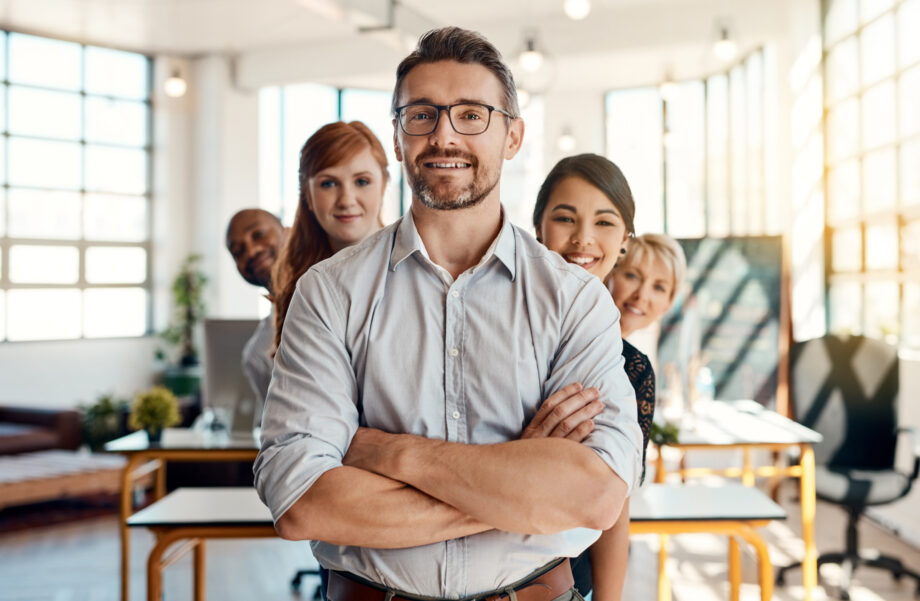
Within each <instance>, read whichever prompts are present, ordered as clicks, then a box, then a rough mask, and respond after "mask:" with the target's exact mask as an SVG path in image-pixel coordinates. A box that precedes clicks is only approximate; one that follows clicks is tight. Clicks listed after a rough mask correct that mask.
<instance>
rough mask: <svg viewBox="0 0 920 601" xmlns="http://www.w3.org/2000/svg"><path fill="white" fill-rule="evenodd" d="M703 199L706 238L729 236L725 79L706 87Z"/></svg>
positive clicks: (712, 80)
mask: <svg viewBox="0 0 920 601" xmlns="http://www.w3.org/2000/svg"><path fill="white" fill-rule="evenodd" d="M706 127H707V134H706V161H707V169H708V173H707V178H708V181H707V183H706V193H707V194H706V196H707V203H708V206H709V224H708V229H709V232H708V234H709V235H710V236H716V237H719V236H728V235H729V234H730V233H731V223H730V222H729V215H730V209H729V204H728V203H729V176H728V161H729V156H728V77H726V76H725V75H717V76H714V77H710V78H709V80H708V81H707V85H706Z"/></svg>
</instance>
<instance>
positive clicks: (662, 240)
mask: <svg viewBox="0 0 920 601" xmlns="http://www.w3.org/2000/svg"><path fill="white" fill-rule="evenodd" d="M646 257H648V258H650V259H652V260H654V259H661V262H662V263H664V264H665V266H666V267H667V268H668V269H670V270H671V277H672V278H673V280H674V287H673V288H672V289H671V302H672V303H673V302H674V299H675V298H676V297H677V292H678V290H680V288H681V287H682V286H683V285H684V279H685V278H686V277H687V257H686V256H684V249H682V248H681V247H680V244H678V243H677V240H675V239H674V238H672V237H671V236H668V235H667V234H642V235H641V236H636V237H635V238H630V240H629V242H628V244H627V246H626V254H625V255H623V256H622V257H620V260H619V261H617V264H616V266H615V267H614V268H613V271H616V270H617V269H619V268H621V267H625V266H627V265H633V264H635V263H641V262H643V261H645V259H646Z"/></svg>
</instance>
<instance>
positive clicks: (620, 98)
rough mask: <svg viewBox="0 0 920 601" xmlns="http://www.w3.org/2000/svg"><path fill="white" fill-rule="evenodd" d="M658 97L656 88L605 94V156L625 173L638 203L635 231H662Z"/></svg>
mask: <svg viewBox="0 0 920 601" xmlns="http://www.w3.org/2000/svg"><path fill="white" fill-rule="evenodd" d="M661 134H662V123H661V98H660V97H659V95H658V90H657V89H655V88H640V89H634V90H618V91H615V92H610V93H609V94H608V95H607V158H609V159H610V160H611V161H613V162H614V163H616V164H617V166H619V167H620V169H621V170H622V171H623V173H624V175H626V179H627V180H628V181H629V187H630V188H631V189H632V193H633V198H635V199H636V204H637V206H639V207H641V209H640V210H638V211H636V233H638V234H642V233H645V232H661V231H663V230H664V219H663V214H662V209H663V205H662V185H661V183H662V182H661V180H662V174H661V160H662V152H661Z"/></svg>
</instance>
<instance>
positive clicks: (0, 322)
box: [0, 57, 6, 340]
mask: <svg viewBox="0 0 920 601" xmlns="http://www.w3.org/2000/svg"><path fill="white" fill-rule="evenodd" d="M0 58H2V57H0ZM0 256H2V253H0ZM5 339H6V292H4V291H3V290H0V340H5Z"/></svg>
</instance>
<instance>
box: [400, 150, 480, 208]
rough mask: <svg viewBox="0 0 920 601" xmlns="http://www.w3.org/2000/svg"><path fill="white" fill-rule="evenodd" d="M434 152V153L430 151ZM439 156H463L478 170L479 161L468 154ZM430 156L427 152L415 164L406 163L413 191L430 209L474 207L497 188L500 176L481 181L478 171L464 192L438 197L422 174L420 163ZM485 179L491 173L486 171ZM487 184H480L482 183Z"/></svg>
mask: <svg viewBox="0 0 920 601" xmlns="http://www.w3.org/2000/svg"><path fill="white" fill-rule="evenodd" d="M429 154H433V153H429ZM438 156H439V157H444V158H448V157H462V158H464V160H467V161H468V162H469V163H470V169H473V170H477V169H478V168H479V161H478V160H476V158H475V157H469V158H467V156H468V155H465V154H462V153H446V157H445V153H438ZM427 158H429V156H426V155H425V154H423V155H421V156H419V157H418V158H417V159H416V160H415V164H414V165H412V166H411V167H410V166H409V165H408V164H407V165H406V167H407V168H406V177H407V178H408V179H409V185H410V186H411V187H412V191H413V192H414V193H415V196H416V198H418V199H419V201H420V202H421V203H422V204H423V205H424V206H426V207H428V208H429V209H436V210H439V211H456V210H458V209H465V208H467V207H474V206H476V205H478V204H479V203H481V202H482V201H483V200H485V198H486V197H487V196H488V195H489V194H491V193H492V190H494V189H495V186H496V185H498V177H496V178H495V179H494V180H493V181H485V182H481V181H479V180H477V178H476V175H478V174H477V173H475V172H474V174H473V176H474V177H473V183H471V184H470V185H469V186H467V187H466V189H464V190H463V191H462V192H460V194H459V195H457V196H451V197H438V196H436V195H435V191H434V190H433V189H432V187H431V186H430V185H428V182H427V181H426V180H425V178H424V177H423V176H422V174H421V167H420V164H421V163H423V162H424V161H425V159H427ZM483 175H484V176H485V178H484V179H487V178H488V176H489V173H488V172H486V173H484V174H483ZM481 183H482V184H485V185H480V184H481Z"/></svg>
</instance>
